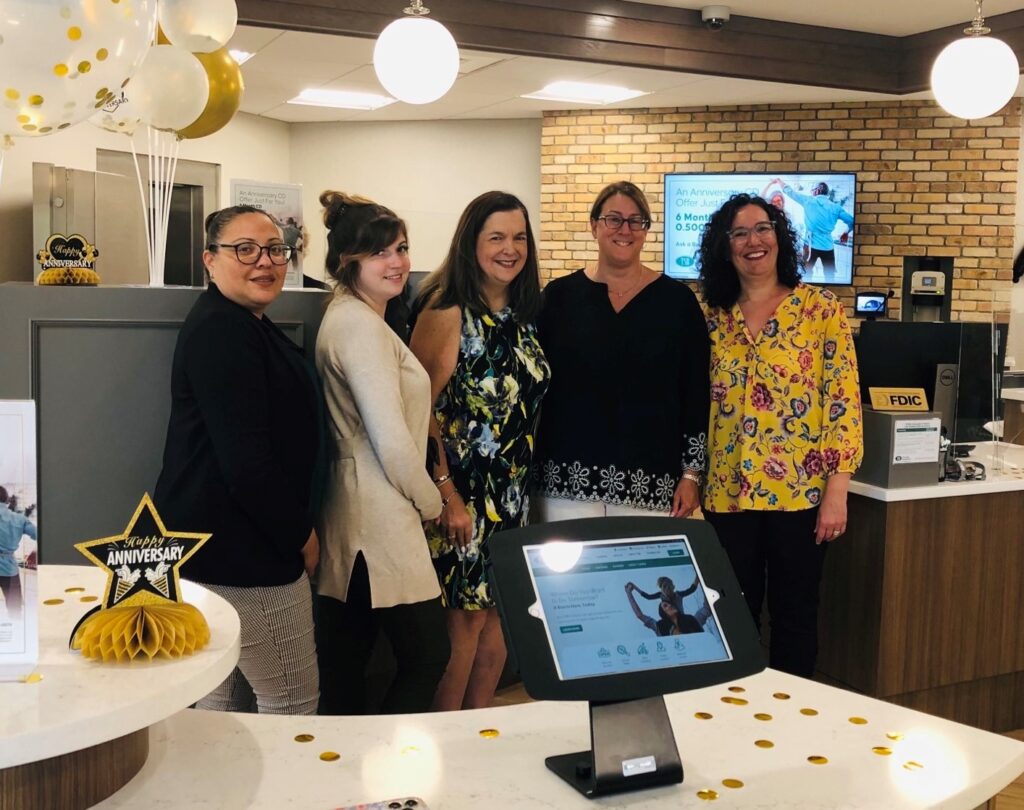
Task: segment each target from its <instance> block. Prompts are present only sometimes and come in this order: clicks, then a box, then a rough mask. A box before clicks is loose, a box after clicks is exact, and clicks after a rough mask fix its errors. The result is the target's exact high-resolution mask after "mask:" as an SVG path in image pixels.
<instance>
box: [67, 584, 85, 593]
mask: <svg viewBox="0 0 1024 810" xmlns="http://www.w3.org/2000/svg"><path fill="white" fill-rule="evenodd" d="M84 591H85V588H82V587H79V586H77V585H76V586H75V587H73V588H65V589H64V593H83V592H84Z"/></svg>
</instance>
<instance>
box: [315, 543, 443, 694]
mask: <svg viewBox="0 0 1024 810" xmlns="http://www.w3.org/2000/svg"><path fill="white" fill-rule="evenodd" d="M315 618H316V649H317V659H318V661H319V665H320V714H367V713H368V712H369V708H368V707H367V704H366V666H367V664H368V663H369V661H370V654H371V653H372V651H373V646H374V642H375V641H376V640H377V634H378V632H379V631H381V630H383V632H384V634H385V635H386V636H387V638H388V641H390V642H391V648H392V650H393V652H394V656H395V661H396V665H397V671H396V673H395V678H394V680H393V681H392V683H391V686H390V688H389V689H388V691H387V693H386V694H385V696H384V700H383V703H382V704H381V707H380V713H381V714H406V713H410V712H425V711H428V710H429V709H430V706H431V703H433V700H434V692H436V691H437V685H438V683H440V681H441V676H442V675H444V671H445V668H446V667H447V666H448V658H449V656H450V655H451V646H450V645H449V643H448V626H447V624H446V622H445V616H444V608H443V607H441V598H440V597H438V598H436V599H431V600H428V601H426V602H415V603H413V604H410V605H395V606H394V607H387V608H376V609H374V608H372V607H370V577H369V573H368V572H367V570H366V560H365V559H363V555H362V554H359V555H358V556H357V557H356V563H355V566H354V567H353V569H352V579H351V580H350V581H349V586H348V593H347V594H346V599H345V601H344V602H341V601H339V600H337V599H332V598H331V597H329V596H318V597H317V600H316V611H315Z"/></svg>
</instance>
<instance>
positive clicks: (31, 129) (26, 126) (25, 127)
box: [21, 124, 36, 132]
mask: <svg viewBox="0 0 1024 810" xmlns="http://www.w3.org/2000/svg"><path fill="white" fill-rule="evenodd" d="M21 128H22V129H23V130H25V132H35V131H36V125H35V124H22V125H21Z"/></svg>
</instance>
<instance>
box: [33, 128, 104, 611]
mask: <svg viewBox="0 0 1024 810" xmlns="http://www.w3.org/2000/svg"><path fill="white" fill-rule="evenodd" d="M49 129H50V127H43V128H42V129H40V130H39V131H40V132H43V131H48V130H49ZM97 599H99V597H98V596H82V597H79V599H78V601H79V602H95V601H96V600H97Z"/></svg>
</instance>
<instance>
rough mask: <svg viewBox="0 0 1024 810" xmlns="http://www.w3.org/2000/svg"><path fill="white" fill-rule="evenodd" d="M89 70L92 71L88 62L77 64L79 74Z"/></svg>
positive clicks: (83, 61)
mask: <svg viewBox="0 0 1024 810" xmlns="http://www.w3.org/2000/svg"><path fill="white" fill-rule="evenodd" d="M90 70H92V63H91V62H89V61H87V60H82V61H81V62H79V63H78V72H79V73H88V72H89V71H90Z"/></svg>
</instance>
